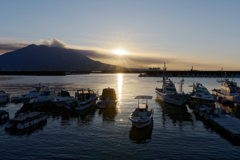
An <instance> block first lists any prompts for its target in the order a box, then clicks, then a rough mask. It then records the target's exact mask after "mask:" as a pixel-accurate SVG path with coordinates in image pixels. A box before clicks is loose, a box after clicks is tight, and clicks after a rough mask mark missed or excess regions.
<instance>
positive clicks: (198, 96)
mask: <svg viewBox="0 0 240 160" xmlns="http://www.w3.org/2000/svg"><path fill="white" fill-rule="evenodd" d="M191 95H192V96H191V98H192V99H193V100H194V101H196V102H197V103H200V104H202V105H207V106H211V105H212V104H214V103H215V101H216V100H215V99H214V98H213V96H212V95H211V94H210V93H209V91H208V89H207V88H206V87H204V86H203V85H202V84H201V83H196V84H193V92H192V93H191Z"/></svg>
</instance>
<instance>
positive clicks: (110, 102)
mask: <svg viewBox="0 0 240 160" xmlns="http://www.w3.org/2000/svg"><path fill="white" fill-rule="evenodd" d="M116 105H117V95H116V92H115V89H114V88H109V87H108V88H104V89H103V92H102V95H101V96H100V100H99V101H98V103H97V106H98V107H99V108H115V107H116Z"/></svg>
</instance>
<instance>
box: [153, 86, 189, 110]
mask: <svg viewBox="0 0 240 160" xmlns="http://www.w3.org/2000/svg"><path fill="white" fill-rule="evenodd" d="M155 91H156V94H157V97H158V98H159V99H161V100H162V101H164V102H167V103H171V104H175V105H178V106H181V105H183V104H185V103H186V102H187V100H188V99H189V98H190V97H191V95H189V94H178V93H177V94H165V93H161V92H159V91H158V90H157V89H155Z"/></svg>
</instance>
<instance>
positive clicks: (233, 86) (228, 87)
mask: <svg viewBox="0 0 240 160" xmlns="http://www.w3.org/2000/svg"><path fill="white" fill-rule="evenodd" d="M238 90H239V87H238V86H237V82H233V81H228V80H227V79H226V80H225V81H223V82H222V84H221V92H222V93H223V94H227V95H235V94H236V93H237V91H238Z"/></svg>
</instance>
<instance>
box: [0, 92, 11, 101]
mask: <svg viewBox="0 0 240 160" xmlns="http://www.w3.org/2000/svg"><path fill="white" fill-rule="evenodd" d="M9 101H10V93H7V92H5V91H3V90H1V91H0V103H7V102H9Z"/></svg>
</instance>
